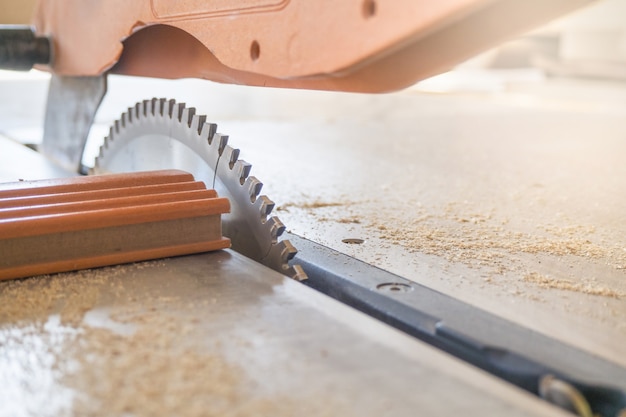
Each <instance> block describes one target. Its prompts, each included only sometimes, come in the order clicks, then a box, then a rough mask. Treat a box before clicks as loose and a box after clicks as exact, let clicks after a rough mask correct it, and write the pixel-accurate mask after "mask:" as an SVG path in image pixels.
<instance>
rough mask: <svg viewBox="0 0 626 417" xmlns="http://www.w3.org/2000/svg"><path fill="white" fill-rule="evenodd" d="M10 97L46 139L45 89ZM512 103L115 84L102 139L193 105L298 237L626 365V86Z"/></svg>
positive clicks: (519, 95)
mask: <svg viewBox="0 0 626 417" xmlns="http://www.w3.org/2000/svg"><path fill="white" fill-rule="evenodd" d="M36 83H39V84H38V85H39V89H37V86H35V85H34V84H36ZM6 86H7V88H4V87H3V88H4V89H3V90H0V91H2V92H3V94H6V95H7V96H10V97H13V98H12V100H13V103H12V102H11V100H3V101H2V103H3V105H4V107H6V109H4V110H5V111H3V113H2V118H3V120H4V119H5V118H6V119H7V120H6V123H5V122H4V121H3V123H4V124H3V129H4V132H5V133H6V134H7V135H9V136H12V137H13V136H14V137H18V138H26V139H25V140H28V138H29V137H30V138H35V137H37V134H36V133H34V132H36V131H33V130H29V126H31V127H32V126H33V125H35V126H36V125H37V123H39V122H40V119H39V118H38V117H40V116H41V110H42V103H41V99H40V98H39V96H38V95H37V94H35V92H36V91H39V92H40V93H39V94H40V95H41V96H43V95H42V93H41V92H42V91H43V92H45V83H44V81H43V80H41V79H36V80H30V81H29V80H24V79H19V80H14V81H12V82H11V83H10V84H6ZM25 90H28V91H29V92H30V95H29V97H25V96H22V95H18V92H20V91H25ZM496 90H497V91H499V92H497V93H493V92H490V93H489V94H482V93H481V94H452V93H450V94H442V95H429V94H424V93H422V92H419V91H416V90H407V91H404V92H400V93H397V94H391V95H383V96H371V95H350V94H332V93H321V92H300V91H281V90H272V89H256V88H244V87H234V86H220V85H216V84H211V83H208V82H206V83H205V82H198V81H179V82H164V81H158V80H142V79H123V78H116V77H110V92H109V95H108V96H107V98H106V99H105V102H104V105H103V108H102V110H101V112H100V113H99V116H98V120H99V122H100V123H101V125H100V126H97V128H96V129H95V130H94V132H96V133H104V132H106V130H107V129H108V128H107V127H105V126H107V124H108V123H110V122H111V121H112V120H113V119H115V118H117V117H119V114H120V112H121V111H122V110H123V109H125V108H126V107H127V106H129V105H132V104H133V103H134V102H135V101H137V100H140V99H144V98H149V97H152V96H166V97H171V98H176V99H178V100H179V101H186V102H187V103H188V104H189V105H194V106H196V107H197V108H198V111H199V112H200V113H206V114H207V115H208V119H209V120H211V121H214V122H217V123H218V124H219V131H220V132H223V133H225V134H230V136H231V144H232V145H233V146H238V147H240V148H241V149H242V154H241V157H242V158H244V159H246V160H248V161H249V162H251V163H252V164H253V175H256V176H257V177H258V178H260V179H261V180H262V181H263V182H264V183H265V187H264V191H266V192H267V193H268V195H269V196H270V197H271V198H273V199H274V200H275V201H276V202H277V203H278V205H279V212H278V213H279V215H280V217H281V220H283V222H284V223H285V224H286V225H287V226H288V228H289V229H290V230H291V231H292V232H294V233H296V234H299V235H302V236H304V237H307V238H310V239H312V240H315V241H317V242H320V243H322V244H324V245H327V246H330V247H332V248H335V249H337V250H339V251H341V252H344V253H347V254H350V255H353V256H355V257H357V258H359V259H362V260H365V261H367V262H369V263H372V264H374V265H377V266H380V267H382V268H385V269H387V270H389V271H391V272H394V273H397V274H399V275H402V276H404V277H406V278H409V279H412V280H415V281H417V282H420V283H422V284H425V285H428V286H430V287H432V288H435V289H438V290H440V291H442V292H444V293H447V294H449V295H452V296H454V297H458V298H460V299H462V300H464V301H467V302H469V303H471V304H474V305H477V306H480V307H481V308H484V309H486V310H488V311H490V312H492V313H494V314H496V315H499V316H501V317H504V318H507V319H510V320H513V321H515V322H517V323H520V324H522V325H524V326H527V327H529V328H531V329H535V330H538V331H540V332H542V333H544V334H546V335H549V336H552V337H555V338H557V339H559V340H562V341H565V342H567V343H570V344H572V345H574V346H577V347H580V348H583V349H585V350H587V351H589V352H592V353H594V354H597V355H600V356H602V357H604V358H607V359H609V360H611V361H614V362H616V363H619V364H621V365H626V355H625V354H624V346H626V222H624V212H626V163H624V155H626V124H625V123H624V120H626V105H625V104H624V103H626V86H624V84H619V83H608V82H594V81H580V80H578V81H576V80H553V81H546V82H540V83H535V84H531V85H530V86H527V85H526V86H521V87H519V88H509V89H496ZM11 91H13V93H11ZM11 94H13V95H11ZM15 100H17V101H18V102H20V103H22V105H21V106H16V105H15ZM27 103H35V104H33V105H31V112H30V113H27V114H25V113H26V112H24V111H23V108H24V107H25V106H26V105H27ZM11 112H12V113H11ZM10 114H13V115H15V116H14V117H9V116H8V115H10ZM37 115H39V116H37ZM98 140H99V139H98V138H97V137H94V138H93V140H92V142H91V143H92V150H91V156H92V157H93V155H94V154H95V147H93V145H96V144H97V142H98ZM85 162H89V160H86V161H85ZM344 239H363V240H364V243H362V244H347V243H344V242H343V240H344Z"/></svg>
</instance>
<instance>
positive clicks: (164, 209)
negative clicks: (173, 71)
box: [0, 170, 230, 279]
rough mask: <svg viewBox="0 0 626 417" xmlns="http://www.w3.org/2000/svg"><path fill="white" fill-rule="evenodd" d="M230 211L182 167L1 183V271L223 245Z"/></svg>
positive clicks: (52, 268) (70, 266) (20, 273)
mask: <svg viewBox="0 0 626 417" xmlns="http://www.w3.org/2000/svg"><path fill="white" fill-rule="evenodd" d="M19 203H22V205H20V204H19ZM229 211H230V203H229V201H228V199H226V198H220V197H218V196H217V193H216V192H215V190H207V189H206V187H205V185H204V183H202V182H198V181H194V178H193V176H192V175H191V174H188V173H186V172H183V171H177V170H166V171H151V172H140V173H129V174H115V175H103V176H91V177H75V178H68V179H53V180H43V181H29V182H17V183H6V184H0V253H2V255H4V256H3V257H2V258H0V279H10V278H20V277H27V276H30V275H34V274H44V273H53V272H62V271H70V270H74V269H80V268H88V267H98V266H104V265H111V264H115V263H126V262H135V261H140V260H146V259H154V258H159V257H167V256H177V255H183V254H189V253H197V252H205V251H210V250H218V249H224V248H227V247H229V246H230V240H229V239H227V238H224V237H222V235H221V219H220V216H221V215H222V214H224V213H228V212H229Z"/></svg>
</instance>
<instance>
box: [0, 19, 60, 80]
mask: <svg viewBox="0 0 626 417" xmlns="http://www.w3.org/2000/svg"><path fill="white" fill-rule="evenodd" d="M51 59H52V44H51V42H50V39H49V38H46V37H41V36H36V35H35V31H34V30H33V28H31V27H30V26H15V25H0V69H7V70H14V71H29V70H30V69H32V68H33V66H34V65H35V64H49V63H50V61H51Z"/></svg>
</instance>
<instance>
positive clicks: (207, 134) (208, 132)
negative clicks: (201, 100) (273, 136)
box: [200, 122, 217, 145]
mask: <svg viewBox="0 0 626 417" xmlns="http://www.w3.org/2000/svg"><path fill="white" fill-rule="evenodd" d="M215 132H217V125H216V124H215V123H207V122H204V123H203V124H202V127H201V128H200V140H202V142H205V143H208V144H209V145H210V144H211V143H212V142H213V136H214V135H215Z"/></svg>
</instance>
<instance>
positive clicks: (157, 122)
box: [91, 98, 306, 280]
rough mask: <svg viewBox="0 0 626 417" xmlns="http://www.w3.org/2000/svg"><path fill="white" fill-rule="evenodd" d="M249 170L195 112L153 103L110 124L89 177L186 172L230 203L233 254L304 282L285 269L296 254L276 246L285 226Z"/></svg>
mask: <svg viewBox="0 0 626 417" xmlns="http://www.w3.org/2000/svg"><path fill="white" fill-rule="evenodd" d="M251 167H252V166H251V165H250V164H249V163H247V162H245V161H243V160H241V159H239V150H238V149H235V148H232V147H231V146H229V145H228V136H226V135H222V134H220V133H217V126H216V125H215V124H213V123H207V122H206V117H205V116H200V115H196V114H195V109H194V108H192V107H186V106H185V104H184V103H176V101H175V100H167V99H156V98H154V99H152V100H144V101H143V102H140V103H137V104H136V105H135V106H134V107H131V108H129V109H128V111H127V112H126V113H123V114H122V117H121V118H120V119H119V120H117V121H115V123H114V124H113V126H112V127H111V129H110V131H109V135H108V136H107V137H106V138H105V139H104V143H103V145H102V146H101V147H100V153H99V156H98V157H97V158H96V161H95V165H94V167H93V168H92V170H91V172H92V173H94V174H104V173H113V172H129V171H149V170H158V169H168V168H176V169H181V170H184V171H187V172H190V173H192V174H193V175H194V177H195V178H196V180H198V181H204V182H205V184H206V185H207V187H210V188H214V189H215V190H216V191H217V193H218V194H219V195H220V196H222V197H227V198H228V199H229V200H230V203H231V212H230V213H229V214H225V215H223V216H222V233H223V234H224V236H227V237H228V238H230V239H231V243H232V248H233V249H234V250H235V251H237V252H239V253H241V254H243V255H245V256H247V257H249V258H251V259H254V260H255V261H257V262H260V263H262V264H264V265H266V266H268V267H270V268H272V269H274V270H276V271H278V272H280V273H282V274H284V275H287V276H289V277H291V278H294V279H297V280H303V279H306V274H305V273H304V271H303V270H302V268H301V267H300V266H299V265H289V261H290V260H291V259H292V258H293V257H294V256H295V254H296V253H297V251H296V249H295V248H294V247H293V245H292V244H291V243H290V242H289V241H288V240H280V235H281V234H282V233H283V231H284V230H285V226H284V225H283V223H282V222H281V221H280V220H279V219H278V218H277V217H274V216H270V213H271V212H272V209H273V208H274V202H273V201H272V200H270V199H269V198H268V197H267V196H265V195H260V191H261V188H262V186H263V184H262V183H261V182H260V181H259V180H258V179H256V178H255V177H253V176H250V170H251Z"/></svg>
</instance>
